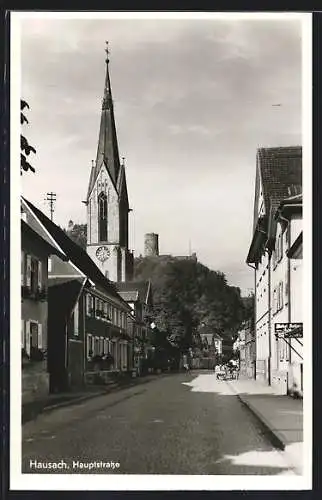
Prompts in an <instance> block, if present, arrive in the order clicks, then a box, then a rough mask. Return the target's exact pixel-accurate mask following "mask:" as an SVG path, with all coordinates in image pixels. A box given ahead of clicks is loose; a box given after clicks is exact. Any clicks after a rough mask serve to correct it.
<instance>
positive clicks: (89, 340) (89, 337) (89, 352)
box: [86, 333, 93, 358]
mask: <svg viewBox="0 0 322 500" xmlns="http://www.w3.org/2000/svg"><path fill="white" fill-rule="evenodd" d="M86 340H87V357H88V358H89V357H91V355H92V354H93V349H92V335H91V334H90V333H88V334H87V337H86Z"/></svg>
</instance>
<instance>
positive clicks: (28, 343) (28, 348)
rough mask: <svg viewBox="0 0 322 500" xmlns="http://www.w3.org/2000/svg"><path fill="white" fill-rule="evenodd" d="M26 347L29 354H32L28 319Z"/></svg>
mask: <svg viewBox="0 0 322 500" xmlns="http://www.w3.org/2000/svg"><path fill="white" fill-rule="evenodd" d="M25 349H26V353H27V354H28V356H30V321H29V320H28V321H26V335H25Z"/></svg>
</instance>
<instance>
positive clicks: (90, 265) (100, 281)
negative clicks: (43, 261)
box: [24, 198, 124, 302]
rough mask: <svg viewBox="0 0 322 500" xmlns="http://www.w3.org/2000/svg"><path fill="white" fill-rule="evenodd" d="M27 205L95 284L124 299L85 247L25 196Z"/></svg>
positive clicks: (119, 298) (73, 261) (74, 262)
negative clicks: (72, 238)
mask: <svg viewBox="0 0 322 500" xmlns="http://www.w3.org/2000/svg"><path fill="white" fill-rule="evenodd" d="M24 201H25V203H26V204H27V206H28V207H29V208H30V210H32V212H33V213H34V214H35V215H36V217H37V218H38V220H39V221H40V223H41V224H42V225H43V226H44V228H45V229H46V230H47V231H48V233H49V234H50V235H51V236H52V238H53V239H54V240H55V241H56V242H57V243H58V245H59V246H60V247H61V248H62V250H63V251H64V253H65V254H66V255H67V256H68V258H69V260H70V261H71V262H72V263H73V264H74V265H75V266H76V267H77V268H78V269H79V270H80V271H81V272H82V273H84V275H85V276H87V277H88V278H89V279H90V280H92V281H93V282H94V283H95V285H98V286H100V287H101V288H103V289H104V291H106V292H107V293H110V294H111V295H112V297H114V298H115V299H118V300H119V301H122V302H124V301H123V299H122V298H121V297H120V295H119V294H118V293H117V290H116V287H115V285H114V284H113V283H112V282H111V281H109V280H108V279H107V278H106V277H105V276H104V274H102V273H101V271H100V270H99V269H98V267H97V266H96V265H95V263H94V262H93V261H92V259H91V258H90V257H89V255H88V254H87V253H86V251H85V250H83V248H81V247H80V246H79V245H77V244H76V243H74V241H72V240H71V239H70V238H69V236H67V234H66V233H65V232H64V231H63V230H62V229H61V228H60V227H58V226H57V225H56V224H54V222H52V221H51V220H50V219H48V217H47V216H46V215H45V214H43V213H42V212H41V211H40V210H39V209H38V208H36V207H35V206H34V205H33V204H32V203H31V202H30V201H28V200H26V199H25V198H24Z"/></svg>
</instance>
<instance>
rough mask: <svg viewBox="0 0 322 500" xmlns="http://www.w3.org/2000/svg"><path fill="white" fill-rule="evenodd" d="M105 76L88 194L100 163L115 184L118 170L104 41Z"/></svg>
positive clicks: (107, 62) (112, 108) (107, 58)
mask: <svg viewBox="0 0 322 500" xmlns="http://www.w3.org/2000/svg"><path fill="white" fill-rule="evenodd" d="M105 51H106V61H105V62H106V76H105V85H104V94H103V101H102V111H101V123H100V130H99V136H98V146H97V154H96V162H95V169H94V172H93V175H92V176H91V179H90V183H89V186H88V196H89V195H90V193H91V191H92V189H93V186H94V183H95V180H96V177H97V175H98V173H99V171H100V169H101V166H102V163H103V162H104V163H105V165H106V168H107V169H108V171H109V174H110V176H111V178H112V180H113V182H114V183H115V184H116V183H117V179H118V175H119V171H120V159H119V151H118V144H117V136H116V126H115V118H114V107H113V99H112V90H111V81H110V74H109V50H108V42H106V49H105Z"/></svg>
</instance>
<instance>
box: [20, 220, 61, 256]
mask: <svg viewBox="0 0 322 500" xmlns="http://www.w3.org/2000/svg"><path fill="white" fill-rule="evenodd" d="M21 233H22V235H27V236H29V237H30V238H31V239H33V240H35V241H38V242H39V243H40V244H42V245H43V246H44V247H45V248H46V249H47V251H48V255H53V254H55V255H58V257H59V258H60V259H63V260H66V258H67V257H66V255H65V254H63V253H61V252H60V251H59V250H58V249H57V247H56V246H54V245H52V244H51V243H49V242H48V240H47V239H44V238H43V237H42V236H41V235H40V234H39V233H37V232H36V231H35V230H34V229H33V228H32V227H31V226H29V224H28V223H27V222H25V221H24V220H21Z"/></svg>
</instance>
